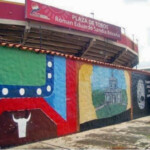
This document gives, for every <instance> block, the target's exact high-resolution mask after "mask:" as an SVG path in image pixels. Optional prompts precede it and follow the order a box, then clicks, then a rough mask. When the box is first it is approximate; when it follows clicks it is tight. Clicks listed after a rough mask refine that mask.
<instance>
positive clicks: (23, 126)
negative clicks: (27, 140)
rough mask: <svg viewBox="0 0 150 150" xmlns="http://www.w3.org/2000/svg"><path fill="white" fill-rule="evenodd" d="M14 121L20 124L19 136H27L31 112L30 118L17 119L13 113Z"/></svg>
mask: <svg viewBox="0 0 150 150" xmlns="http://www.w3.org/2000/svg"><path fill="white" fill-rule="evenodd" d="M12 118H13V121H14V122H15V123H17V125H18V136H19V138H24V137H26V129H27V123H28V122H29V120H30V118H31V113H30V114H29V116H28V118H19V119H16V118H15V116H14V115H12Z"/></svg>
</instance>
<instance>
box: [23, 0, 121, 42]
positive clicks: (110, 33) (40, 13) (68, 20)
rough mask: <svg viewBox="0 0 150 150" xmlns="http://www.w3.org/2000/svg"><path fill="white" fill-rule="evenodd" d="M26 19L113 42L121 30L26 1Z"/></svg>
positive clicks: (117, 38)
mask: <svg viewBox="0 0 150 150" xmlns="http://www.w3.org/2000/svg"><path fill="white" fill-rule="evenodd" d="M26 18H27V19H32V20H36V21H41V22H46V23H50V24H54V25H59V26H62V27H67V28H71V29H76V30H80V31H84V32H88V33H92V34H96V35H100V36H103V37H107V38H110V39H114V40H119V39H120V38H121V28H120V27H118V26H115V25H111V24H108V23H105V22H102V21H98V20H95V19H92V18H89V17H85V16H81V15H78V14H75V13H71V12H69V11H65V10H61V9H58V8H55V7H52V6H47V5H44V4H41V3H38V2H34V1H32V0H26Z"/></svg>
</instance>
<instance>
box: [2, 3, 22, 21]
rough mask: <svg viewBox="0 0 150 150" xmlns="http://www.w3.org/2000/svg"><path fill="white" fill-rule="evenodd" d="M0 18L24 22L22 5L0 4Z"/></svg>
mask: <svg viewBox="0 0 150 150" xmlns="http://www.w3.org/2000/svg"><path fill="white" fill-rule="evenodd" d="M0 18H1V19H11V20H19V21H25V7H24V5H17V4H12V3H6V2H0Z"/></svg>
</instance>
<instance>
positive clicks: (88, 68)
mask: <svg viewBox="0 0 150 150" xmlns="http://www.w3.org/2000/svg"><path fill="white" fill-rule="evenodd" d="M92 71H93V66H92V65H89V64H84V65H82V66H81V68H80V71H79V109H80V124H81V123H84V122H87V121H90V120H94V119H97V116H96V112H95V108H94V106H93V102H92V91H91V90H92V87H91V75H92Z"/></svg>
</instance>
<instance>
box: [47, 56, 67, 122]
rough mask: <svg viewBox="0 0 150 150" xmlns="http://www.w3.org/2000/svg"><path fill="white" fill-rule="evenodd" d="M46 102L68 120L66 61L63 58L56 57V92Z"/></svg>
mask: <svg viewBox="0 0 150 150" xmlns="http://www.w3.org/2000/svg"><path fill="white" fill-rule="evenodd" d="M45 100H46V101H47V102H48V104H49V105H50V106H51V107H52V108H54V109H55V111H57V112H58V114H60V115H61V117H62V118H64V119H66V59H65V58H63V57H58V56H55V57H54V90H53V93H52V95H50V96H49V97H45Z"/></svg>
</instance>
